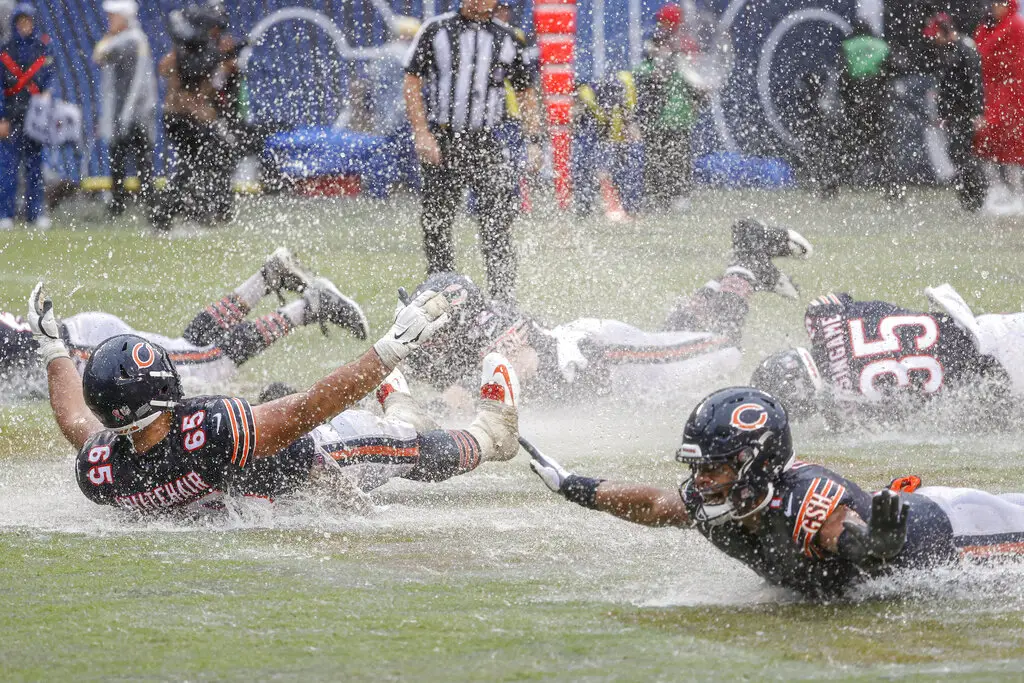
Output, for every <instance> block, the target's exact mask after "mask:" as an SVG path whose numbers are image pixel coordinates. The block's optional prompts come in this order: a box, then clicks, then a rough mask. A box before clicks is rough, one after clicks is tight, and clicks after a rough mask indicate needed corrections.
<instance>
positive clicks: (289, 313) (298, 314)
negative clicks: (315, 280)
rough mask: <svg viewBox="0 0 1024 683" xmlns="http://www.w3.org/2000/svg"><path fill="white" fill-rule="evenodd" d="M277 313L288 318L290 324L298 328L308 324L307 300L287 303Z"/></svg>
mask: <svg viewBox="0 0 1024 683" xmlns="http://www.w3.org/2000/svg"><path fill="white" fill-rule="evenodd" d="M277 312H278V313H280V314H281V315H283V316H284V317H286V318H288V322H290V323H291V324H292V325H295V326H296V327H301V326H303V325H305V324H306V300H305V299H296V300H295V301H290V302H288V303H286V304H285V305H284V306H282V307H281V308H279V309H277Z"/></svg>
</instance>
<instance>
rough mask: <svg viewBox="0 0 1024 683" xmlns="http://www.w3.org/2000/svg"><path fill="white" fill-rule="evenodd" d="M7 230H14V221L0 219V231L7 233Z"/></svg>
mask: <svg viewBox="0 0 1024 683" xmlns="http://www.w3.org/2000/svg"><path fill="white" fill-rule="evenodd" d="M8 230H14V219H13V218H0V231H2V232H7V231H8Z"/></svg>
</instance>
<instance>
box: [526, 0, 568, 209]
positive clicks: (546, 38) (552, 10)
mask: <svg viewBox="0 0 1024 683" xmlns="http://www.w3.org/2000/svg"><path fill="white" fill-rule="evenodd" d="M533 22H534V28H535V29H536V31H537V46H538V48H539V49H540V77H541V92H542V93H543V97H544V106H545V110H546V112H547V123H548V132H549V134H550V137H551V154H552V162H553V166H554V172H555V198H556V199H557V200H558V206H559V208H561V209H568V208H569V207H570V206H572V175H571V171H570V153H571V149H572V127H571V126H572V98H573V93H574V91H575V89H576V82H575V76H574V74H573V56H574V51H575V47H576V0H538V2H537V3H536V4H534V6H533Z"/></svg>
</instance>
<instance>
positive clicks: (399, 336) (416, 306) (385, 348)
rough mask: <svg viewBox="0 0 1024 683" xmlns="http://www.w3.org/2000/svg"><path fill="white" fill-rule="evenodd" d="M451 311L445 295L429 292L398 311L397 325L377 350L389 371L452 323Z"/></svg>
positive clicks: (385, 336) (426, 291)
mask: <svg viewBox="0 0 1024 683" xmlns="http://www.w3.org/2000/svg"><path fill="white" fill-rule="evenodd" d="M451 311H452V305H451V303H450V302H449V301H448V299H447V298H446V297H445V296H444V295H443V294H438V293H437V292H434V291H432V290H429V289H428V290H425V291H423V292H421V293H420V295H419V296H417V297H416V298H415V299H413V300H412V302H411V303H410V304H409V305H408V306H405V307H403V308H402V309H401V310H400V311H398V314H397V315H396V316H395V323H394V325H392V326H391V329H390V330H388V333H387V334H385V335H384V336H383V337H381V338H380V340H379V341H378V342H377V343H376V344H374V345H373V349H374V350H375V351H376V352H377V355H378V356H380V360H381V362H382V363H384V365H385V366H387V367H388V369H394V368H395V366H397V365H398V364H399V363H401V362H402V361H403V360H405V357H406V356H408V355H409V354H410V353H411V352H412V351H413V350H414V349H416V348H417V347H419V345H420V344H421V343H423V342H425V341H426V340H428V339H430V337H431V336H433V334H434V333H435V332H437V330H439V329H440V328H441V327H443V326H444V325H445V323H447V322H448V319H449V318H450V317H451Z"/></svg>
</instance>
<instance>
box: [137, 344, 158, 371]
mask: <svg viewBox="0 0 1024 683" xmlns="http://www.w3.org/2000/svg"><path fill="white" fill-rule="evenodd" d="M132 360H133V361H135V364H136V365H138V366H139V369H140V370H141V369H143V368H148V367H149V366H150V365H152V364H153V363H154V362H156V351H154V350H153V347H152V346H150V345H149V344H147V343H145V342H139V343H138V344H136V345H135V346H134V347H133V348H132Z"/></svg>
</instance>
